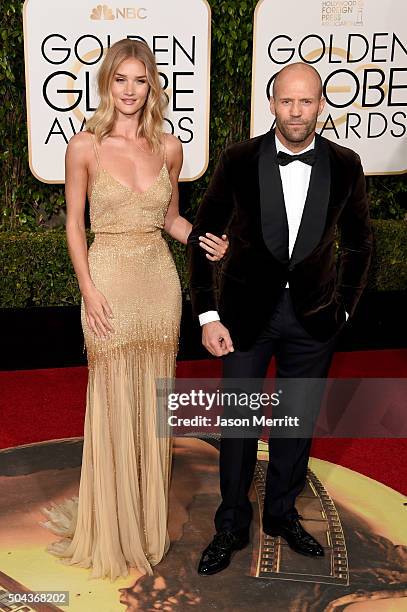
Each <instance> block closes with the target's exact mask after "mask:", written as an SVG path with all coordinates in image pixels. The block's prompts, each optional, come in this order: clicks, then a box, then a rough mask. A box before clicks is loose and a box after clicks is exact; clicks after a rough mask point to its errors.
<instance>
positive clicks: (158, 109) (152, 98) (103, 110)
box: [86, 38, 168, 151]
mask: <svg viewBox="0 0 407 612" xmlns="http://www.w3.org/2000/svg"><path fill="white" fill-rule="evenodd" d="M129 58H135V59H137V60H139V61H140V62H143V64H144V65H145V67H146V76H147V82H148V85H149V90H148V94H147V100H146V102H145V104H144V106H143V108H142V109H141V115H140V121H139V125H138V128H137V137H138V138H145V139H146V140H147V142H148V144H149V145H150V146H151V149H152V150H153V151H157V150H158V149H159V148H160V145H161V138H162V124H163V117H164V109H165V107H166V105H167V103H168V102H167V97H166V95H165V93H164V91H163V89H162V87H161V84H160V79H159V75H158V70H157V65H156V63H155V58H154V55H153V53H152V51H151V49H150V47H149V46H148V45H147V43H145V42H142V41H140V40H129V39H127V38H124V39H123V40H119V41H118V42H116V43H114V45H112V46H111V47H110V49H108V51H107V52H106V55H105V57H104V59H103V62H102V65H101V66H100V68H99V71H98V75H97V84H98V89H99V95H100V103H99V106H98V108H97V110H96V112H95V113H94V115H92V117H91V118H90V119H88V120H87V122H86V129H87V130H88V131H89V132H92V133H93V134H95V136H96V138H97V140H98V141H99V142H100V141H101V140H102V138H104V137H105V136H107V135H108V134H110V132H111V131H112V129H113V125H114V122H115V120H116V110H115V106H114V101H113V96H112V94H111V84H112V81H113V77H114V75H115V73H116V71H117V68H118V66H119V64H121V63H122V62H123V61H124V60H126V59H129Z"/></svg>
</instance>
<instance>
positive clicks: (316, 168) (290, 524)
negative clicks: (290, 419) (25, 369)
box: [188, 63, 372, 575]
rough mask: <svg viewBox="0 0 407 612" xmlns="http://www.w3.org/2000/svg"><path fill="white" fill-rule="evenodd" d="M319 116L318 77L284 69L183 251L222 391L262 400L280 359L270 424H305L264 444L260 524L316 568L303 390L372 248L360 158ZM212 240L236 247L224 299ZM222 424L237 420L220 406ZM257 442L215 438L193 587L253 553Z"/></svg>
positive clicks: (360, 282)
mask: <svg viewBox="0 0 407 612" xmlns="http://www.w3.org/2000/svg"><path fill="white" fill-rule="evenodd" d="M324 105H325V100H324V98H323V96H322V84H321V78H320V76H319V74H318V72H317V71H316V70H315V69H314V68H313V67H312V66H310V65H308V64H303V63H296V64H291V65H288V66H286V67H284V68H283V69H282V70H281V71H280V72H279V73H278V75H277V76H276V78H275V80H274V84H273V95H272V97H271V98H270V110H271V113H272V114H273V115H274V116H275V129H272V130H270V131H269V132H268V133H266V134H263V135H262V136H258V137H256V138H252V139H250V140H246V141H244V142H241V143H238V144H235V145H232V146H230V147H228V148H227V149H226V150H225V151H224V152H223V153H222V155H221V157H220V160H219V163H218V165H217V167H216V170H215V172H214V175H213V177H212V180H211V183H210V185H209V188H208V190H207V192H206V194H205V196H204V198H203V201H202V203H201V205H200V207H199V210H198V213H197V217H196V222H195V225H194V227H193V230H192V232H191V234H190V236H189V241H188V242H189V245H188V253H189V269H190V287H191V298H192V304H193V309H194V312H195V314H196V315H197V316H198V317H199V320H200V324H201V326H202V342H203V344H204V346H205V347H206V348H207V350H208V351H209V352H210V353H211V354H212V355H215V356H217V357H220V358H222V360H223V384H224V386H226V387H227V381H228V380H230V379H239V382H240V381H242V383H241V386H240V388H241V389H246V390H252V391H255V390H257V391H258V390H259V387H258V382H257V381H259V380H262V379H264V377H265V376H266V372H267V369H268V366H269V363H270V360H271V359H272V357H273V356H274V357H275V359H276V380H278V387H277V388H278V389H280V390H284V394H283V395H282V396H281V402H280V403H279V405H278V406H277V407H274V408H273V416H275V415H277V416H282V417H284V415H286V414H288V413H290V414H291V415H292V416H295V415H296V414H300V413H301V414H300V416H301V419H302V422H305V423H307V424H308V429H307V428H305V429H304V428H303V429H302V430H301V431H299V432H298V437H293V435H296V434H289V433H288V434H287V432H285V433H284V434H283V433H282V434H281V435H279V434H278V433H277V435H273V437H270V439H269V466H268V471H267V478H266V488H265V500H264V510H263V517H262V521H263V530H264V532H265V533H267V534H269V535H272V536H281V537H282V538H283V539H284V540H285V542H287V544H288V545H289V546H290V547H291V548H292V549H293V550H295V551H296V552H298V553H300V554H304V555H308V556H313V557H321V556H323V555H324V548H323V546H322V545H321V544H320V543H319V542H318V541H317V540H316V539H315V538H314V537H313V536H312V535H311V534H310V533H308V532H307V531H306V530H305V529H304V527H303V525H302V523H301V521H300V518H301V517H300V515H299V513H298V511H297V508H296V507H295V501H296V498H297V496H298V494H299V493H300V492H301V490H302V489H303V488H304V486H305V483H306V473H307V465H308V459H309V453H310V446H311V441H312V427H313V424H314V422H315V419H316V417H317V414H318V410H319V406H320V400H321V397H322V392H323V386H321V385H319V386H318V385H316V386H315V385H314V386H312V380H311V381H309V379H313V380H314V381H315V379H317V380H322V381H323V380H324V379H325V378H326V376H327V375H328V371H329V367H330V364H331V360H332V355H333V351H334V347H335V342H336V339H337V336H338V332H339V331H340V330H341V328H342V327H343V325H344V324H345V322H346V320H347V319H348V317H352V315H353V313H354V311H355V308H356V305H357V303H358V300H359V298H360V295H361V293H362V291H363V288H364V286H365V284H366V278H367V271H368V267H369V262H370V257H371V248H372V236H371V229H370V221H369V211H368V202H367V198H366V190H365V177H364V174H363V169H362V166H361V162H360V159H359V157H358V155H357V154H356V153H355V152H353V151H351V150H350V149H347V148H345V147H342V146H339V145H338V144H335V143H333V142H330V141H328V140H326V139H325V138H323V137H321V136H319V135H318V134H316V133H315V128H316V124H317V118H318V116H319V115H320V113H321V112H322V110H323V108H324ZM337 229H338V230H339V237H340V255H339V258H338V260H337V257H336V248H335V247H336V239H337V237H338V232H337ZM209 231H211V232H213V233H215V234H217V235H221V234H223V233H225V232H226V233H227V234H228V235H229V240H230V248H229V252H228V254H227V256H226V258H225V261H224V264H223V266H222V269H221V271H220V282H219V286H217V284H216V280H217V277H218V276H219V275H216V274H214V273H213V272H214V270H213V264H212V263H211V262H210V261H208V259H207V258H206V257H205V254H204V252H203V251H202V249H200V248H199V237H200V236H204V235H205V233H206V232H209ZM288 379H290V384H288ZM295 381H297V382H298V381H300V382H303V383H304V384H303V386H298V385H296V384H294V383H295ZM307 381H309V382H308V383H307ZM284 383H285V385H284ZM307 385H308V386H307ZM299 389H301V390H302V391H301V392H300V391H299ZM290 411H291V412H290ZM225 414H226V416H228V417H233V416H236V415H241V414H242V411H241V409H240V408H239V406H238V405H235V406H228V407H227V408H225ZM257 416H258V415H257ZM310 423H311V430H310V427H309V426H310ZM259 434H260V432H259V431H258V428H256V427H254V426H253V427H249V428H247V427H246V428H244V427H240V428H239V427H237V426H236V427H234V428H233V427H232V428H229V429H228V430H227V429H224V430H222V437H221V445H220V489H221V496H222V502H221V504H220V506H219V508H218V510H217V512H216V516H215V527H216V534H215V536H214V538H213V540H212V542H211V543H210V544H209V545H208V546H207V548H206V549H205V550H204V552H203V554H202V557H201V560H200V563H199V567H198V572H199V573H200V574H203V575H207V574H214V573H216V572H219V571H221V570H223V569H224V568H225V567H227V566H228V565H229V563H230V560H231V556H232V553H233V552H234V551H236V550H239V549H241V548H243V547H244V546H246V545H247V544H248V542H249V528H250V523H251V520H252V507H251V504H250V501H249V488H250V485H251V482H252V479H253V474H254V469H255V465H256V457H257V437H256V436H258V435H259Z"/></svg>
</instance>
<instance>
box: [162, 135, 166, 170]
mask: <svg viewBox="0 0 407 612" xmlns="http://www.w3.org/2000/svg"><path fill="white" fill-rule="evenodd" d="M165 140H166V138H165V134H164V142H163V147H164V161H163V167H164V166H166V165H167V147H166V146H165Z"/></svg>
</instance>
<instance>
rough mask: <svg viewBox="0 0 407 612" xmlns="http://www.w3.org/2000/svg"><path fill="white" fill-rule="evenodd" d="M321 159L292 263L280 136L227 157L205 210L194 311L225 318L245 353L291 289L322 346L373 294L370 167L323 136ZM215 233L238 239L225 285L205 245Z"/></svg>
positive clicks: (231, 150) (194, 241)
mask: <svg viewBox="0 0 407 612" xmlns="http://www.w3.org/2000/svg"><path fill="white" fill-rule="evenodd" d="M315 149H316V162H315V164H314V165H313V167H312V171H311V178H310V183H309V188H308V193H307V198H306V202H305V206H304V212H303V216H302V220H301V224H300V228H299V231H298V235H297V240H296V242H295V245H294V249H293V252H292V255H291V257H290V258H289V257H288V224H287V216H286V211H285V204H284V195H283V188H282V183H281V177H280V170H279V166H278V164H277V160H276V145H275V134H274V130H271V131H270V132H268V133H266V134H263V135H262V136H258V137H256V138H252V139H250V140H246V141H244V142H241V143H238V144H234V145H232V146H230V147H228V148H227V149H226V150H225V151H224V152H223V153H222V155H221V157H220V160H219V163H218V165H217V167H216V169H215V172H214V175H213V178H212V180H211V183H210V185H209V187H208V189H207V192H206V194H205V196H204V198H203V201H202V203H201V205H200V207H199V210H198V213H197V216H196V222H195V224H194V227H193V229H192V232H191V234H190V236H189V239H188V260H189V275H190V291H191V299H192V305H193V311H194V313H195V314H196V315H198V314H201V313H203V312H206V311H208V310H218V311H219V315H220V318H221V322H222V323H223V324H224V325H225V326H226V327H227V328H228V329H229V332H230V334H231V337H232V340H233V343H234V346H235V348H237V349H239V350H247V349H249V348H250V347H251V345H252V344H253V343H254V341H255V340H256V338H257V337H258V336H259V334H260V333H261V332H262V330H263V328H264V327H265V325H266V324H267V322H268V320H269V318H270V317H271V315H272V313H273V310H274V308H275V306H276V304H277V302H278V300H279V297H280V296H281V293H282V291H283V289H284V287H285V286H286V283H287V281H288V282H289V287H290V293H291V297H292V302H293V306H294V310H295V313H296V316H297V318H298V321H299V322H300V324H301V325H302V326H303V327H304V328H305V329H306V330H307V331H308V332H309V334H311V336H313V337H314V338H315V339H316V340H321V341H325V340H328V339H329V338H330V337H332V336H333V335H334V334H335V333H336V332H338V331H339V329H340V327H341V326H342V325H343V323H344V322H345V319H346V317H345V310H346V311H347V312H348V313H349V314H350V316H351V315H352V314H353V312H354V310H355V307H356V304H357V302H358V300H359V297H360V295H361V293H362V291H363V288H364V286H365V284H366V279H367V271H368V267H369V262H370V257H371V249H372V235H371V227H370V221H369V209H368V202H367V197H366V188H365V187H366V186H365V177H364V174H363V169H362V166H361V163H360V159H359V157H358V155H357V154H356V153H355V152H354V151H351V150H350V149H347V148H345V147H342V146H339V145H337V144H335V143H333V142H330V141H329V140H327V139H325V138H323V137H321V136H319V135H316V136H315ZM338 230H339V232H338ZM205 232H212V233H213V234H217V235H218V236H220V235H221V234H223V233H227V234H228V237H229V241H230V248H229V250H228V252H227V254H226V256H225V258H224V261H223V262H222V264H221V270H220V274H219V275H217V274H214V271H215V266H216V264H215V265H214V264H212V263H211V262H210V261H209V260H208V259H207V258H206V257H205V251H203V249H201V248H200V247H199V244H198V242H199V241H198V237H199V236H200V235H203V234H204V233H205ZM338 237H339V243H340V256H339V258H338V261H337V257H336V243H337V239H338ZM219 279H220V280H219ZM217 281H218V282H219V287H217Z"/></svg>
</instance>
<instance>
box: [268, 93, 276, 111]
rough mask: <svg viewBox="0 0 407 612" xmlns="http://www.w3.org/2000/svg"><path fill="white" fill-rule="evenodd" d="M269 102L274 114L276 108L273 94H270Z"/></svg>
mask: <svg viewBox="0 0 407 612" xmlns="http://www.w3.org/2000/svg"><path fill="white" fill-rule="evenodd" d="M269 102H270V111H271V113H272V115H275V114H276V112H275V110H276V109H275V106H274V98H273V96H270V100H269Z"/></svg>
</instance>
